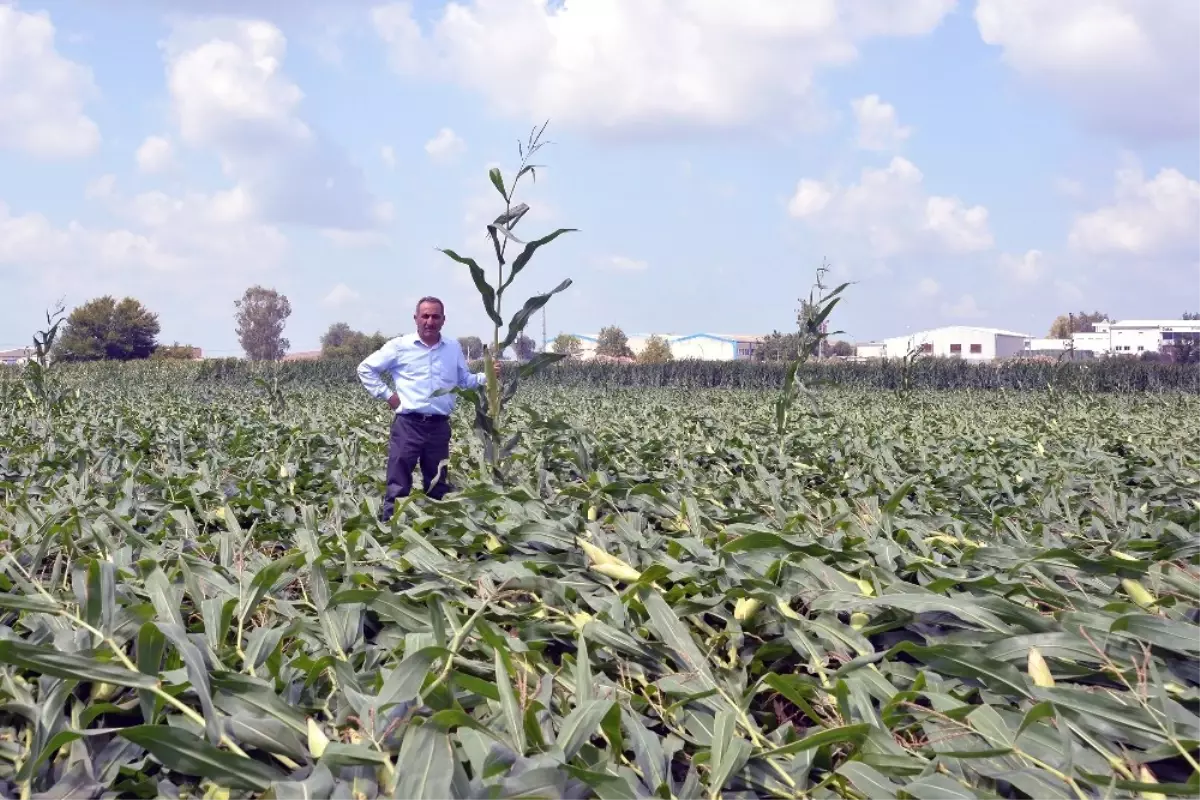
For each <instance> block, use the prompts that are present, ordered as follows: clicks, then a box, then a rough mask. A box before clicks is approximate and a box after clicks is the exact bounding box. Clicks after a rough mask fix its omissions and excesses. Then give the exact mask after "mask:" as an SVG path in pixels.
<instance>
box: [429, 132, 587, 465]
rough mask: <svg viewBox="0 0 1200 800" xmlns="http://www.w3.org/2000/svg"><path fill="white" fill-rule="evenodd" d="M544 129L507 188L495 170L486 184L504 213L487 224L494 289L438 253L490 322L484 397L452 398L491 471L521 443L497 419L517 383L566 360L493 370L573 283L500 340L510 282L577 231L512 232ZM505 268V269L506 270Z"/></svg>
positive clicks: (536, 305) (532, 303)
mask: <svg viewBox="0 0 1200 800" xmlns="http://www.w3.org/2000/svg"><path fill="white" fill-rule="evenodd" d="M547 124H549V123H548V122H547V123H543V124H542V126H541V128H536V129H534V130H533V131H531V132H530V135H529V139H528V141H527V142H525V143H524V144H522V143H521V142H519V141H518V142H517V151H518V153H519V154H520V157H521V160H520V165H519V166H518V168H517V172H516V175H515V176H514V177H513V179H512V182H511V183H510V184H508V185H506V184H505V180H504V175H503V173H501V171H500V168H499V167H493V168H492V169H491V170H489V171H488V180H490V181H491V183H492V186H494V187H495V188H496V191H497V192H499V194H500V197H501V198H502V199H503V201H504V211H503V213H501V214H500V215H499V216H498V217H496V218H495V220H493V221H492V222H490V223H488V225H487V235H488V238H489V239H490V240H491V242H492V249H493V251H494V254H495V258H496V282H495V284H494V285H493V284H491V283H489V282H488V280H487V275H486V273H485V272H484V270H483V267H481V266H480V265H479V264H478V262H476V261H475V259H473V258H470V257H467V256H462V255H459V254H458V253H456V252H454V251H453V250H449V249H445V248H442V249H441V252H443V253H445V254H446V255H447V256H449V257H450V258H452V259H453V260H454V261H457V262H458V263H460V264H463V265H464V266H466V267H467V268H468V269H469V270H470V271H471V280H472V281H474V283H475V288H476V289H477V290H478V291H479V297H480V300H481V301H482V302H483V309H484V311H485V312H486V313H487V315H488V317H489V318H490V319H491V320H492V323H493V327H492V341H491V343H490V344H489V345H487V346H486V347H485V348H484V353H483V361H484V374H485V375H486V376H487V386H486V389H485V392H484V396H482V397H481V396H480V395H479V393H478V392H475V391H473V390H462V389H456V390H453V391H454V393H456V394H459V395H462V396H464V397H466V398H468V399H469V400H470V401H471V402H472V403H473V404H474V406H475V430H476V433H477V434H478V435H479V437H480V439H481V441H482V442H483V445H484V455H485V459H486V460H487V462H488V463H489V464H491V465H492V467H493V469H494V468H495V467H496V466H497V465H498V463H499V462H500V461H503V460H504V459H505V458H507V456H508V455H510V454H511V453H512V450H513V448H514V447H515V446H516V443H517V441H518V438H519V434H517V435H514V436H512V437H511V438H509V439H508V440H507V441H504V439H503V432H502V431H503V428H502V419H501V415H502V413H503V409H504V406H505V404H506V403H507V402H508V401H509V400H511V399H512V397H513V396H514V395H515V394H516V391H517V384H518V383H519V382H520V379H521V378H523V377H529V376H531V375H534V374H536V373H537V372H539V371H540V370H542V369H544V368H545V367H547V366H548V365H550V364H552V363H554V362H555V361H559V360H561V359H562V358H564V357H565V356H564V355H562V354H559V353H544V352H543V353H538V354H536V355H535V356H534V357H533V358H532V359H530V360H529V361H528V362H526V363H525V364H523V365H521V366H520V368H518V369H517V370H515V371H513V372H511V373H508V374H506V375H505V376H504V377H503V379H502V378H501V377H499V376H498V375H497V374H496V370H495V365H496V364H497V363H498V361H499V359H500V357H501V354H502V353H503V352H504V350H505V349H507V348H508V347H510V346H512V344H513V343H514V342H516V341H517V339H518V337H520V336H521V334H522V333H523V332H524V330H525V326H526V325H527V324H528V323H529V320H530V318H531V317H532V316H533V315H534V314H535V313H536V312H537V311H538V310H540V309H541V308H542V307H544V306H545V305H546V303H548V302H549V301H550V298H551V296H553V295H556V294H558V293H559V292H561V291H563V290H565V289H566V288H567V287H569V286H570V285H571V279H570V278H567V279H566V280H564V281H563V282H562V283H560V284H559V285H558V286H556V287H554V288H553V289H551V290H550V291H549V292H546V293H544V294H537V295H534V296H532V297H530V298H529V299H527V300H526V301H525V303H524V304H523V305H522V306H521V308H520V309H519V310H518V311H517V312H516V313H515V314H513V316H512V318H511V319H510V320H509V322H508V329H507V331H506V332H505V333H504V335H503V337H502V336H501V329H502V328H503V327H504V317H503V316H502V314H503V308H504V295H505V293H506V292H507V291H508V289H509V287H510V286H511V285H512V282H513V280H514V279H515V278H516V277H517V275H518V274H520V273H521V272H522V271H523V270H524V269H525V268H526V267H527V266H528V265H529V262H530V260H531V259H532V258H533V256H534V254H535V253H536V252H537V251H538V249H539V248H540V247H543V246H544V245H547V244H549V243H550V242H552V241H554V240H555V239H557V238H558V237H559V236H561V235H562V234H564V233H570V232H573V231H575V230H576V229H575V228H559V229H557V230H555V231H553V232H552V233H549V234H547V235H546V236H543V237H541V238H538V239H534V240H532V241H523V240H521V239H519V238H517V236H516V235H515V234H514V233H513V231H514V229H515V228H516V227H517V224H518V223H519V222H520V221H521V219H522V218H524V216H525V214H526V213H528V211H529V206H528V205H527V204H526V203H515V204H514V198H515V195H516V191H517V185H518V184H519V183H520V182H521V178H523V177H525V176H526V175H529V176H530V178H531V179H533V180H534V181H536V180H537V170H538V167H539V165H537V164H532V163H530V159H531V158H532V157H533V156H534V155H535V154H536V153H537V152H538V151H539V150H541V148H542V147H543V146H544V145H545V144H546V142H543V141H542V134H543V133H544V132H545V130H546V125H547ZM510 242H511V243H512V244H514V245H520V246H521V247H522V250H521V252H520V254H518V255H517V257H516V258H514V259H513V260H512V262H511V263H510V262H509V261H507V260H506V255H507V251H508V245H509V243H510ZM506 267H507V270H506V269H505V268H506ZM501 380H503V381H504V385H503V386H501Z"/></svg>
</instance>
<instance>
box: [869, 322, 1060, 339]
mask: <svg viewBox="0 0 1200 800" xmlns="http://www.w3.org/2000/svg"><path fill="white" fill-rule="evenodd" d="M941 331H976V332H978V333H984V334H991V335H992V336H1018V337H1020V338H1022V339H1033V338H1036V337H1033V336H1030V335H1029V334H1028V333H1021V332H1019V331H1008V330H1005V329H1003V328H988V327H984V326H982V325H944V326H942V327H940V328H929V329H928V330H923V331H913V332H912V333H904V334H900V335H899V336H889V337H888V339H911V338H913V337H916V336H928V335H929V334H933V333H938V332H941Z"/></svg>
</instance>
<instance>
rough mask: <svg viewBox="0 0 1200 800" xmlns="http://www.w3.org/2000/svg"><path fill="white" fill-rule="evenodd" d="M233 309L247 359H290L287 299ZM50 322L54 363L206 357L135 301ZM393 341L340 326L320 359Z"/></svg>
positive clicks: (474, 339)
mask: <svg viewBox="0 0 1200 800" xmlns="http://www.w3.org/2000/svg"><path fill="white" fill-rule="evenodd" d="M233 307H234V323H235V326H236V327H235V330H236V332H237V337H238V342H239V344H240V345H241V347H242V350H243V352H244V353H245V355H246V358H247V359H249V360H251V361H278V360H280V359H281V358H283V357H284V356H285V355H286V354H287V353H288V350H289V348H290V347H291V342H289V341H288V339H287V338H286V337H285V336H284V335H283V332H284V328H285V327H286V325H287V320H288V318H289V317H290V316H291V314H292V305H291V302H290V301H289V300H288V298H287V296H286V295H284V294H281V293H280V292H278V291H277V290H275V289H271V288H267V287H264V286H257V285H256V286H252V287H250V288H249V289H247V290H246V291H245V293H244V294H243V295H242V296H241V297H240V298H238V299H237V300H235V301H234V303H233ZM47 317H48V319H49V320H50V321H51V322H54V321H58V320H61V326H62V330H61V332H60V333H59V336H58V338H57V339H56V340H55V341H54V344H53V347H52V348H51V352H50V353H49V354H48V355H49V357H50V358H51V359H53V360H55V361H133V360H138V359H177V360H189V359H194V358H198V357H199V356H200V355H201V351H200V348H199V347H195V346H193V345H190V344H180V343H179V342H174V343H172V344H164V343H161V342H159V341H158V335H159V333H160V331H161V326H160V324H159V317H158V314H157V313H155V312H153V311H151V310H150V309H149V308H147V307H146V306H145V305H144V304H142V303H141V302H140V301H138V300H136V299H135V298H132V297H125V298H122V299H120V300H117V299H116V298H114V297H113V296H111V295H105V296H103V297H97V298H94V299H92V300H89V301H87V302H86V303H83V304H81V305H79V306H76V307H75V308H74V309H72V310H71V313H70V314H69V315H67V314H65V308H64V307H63V306H62V305H61V304H60V305H59V306H58V307H57V308H56V309H55V310H54V311H53V312H51V313H50V314H48V315H47ZM390 338H392V337H390V336H385V335H384V334H383V333H381V332H379V331H376V332H375V333H372V334H368V333H364V332H363V331H357V330H354V329H352V328H351V327H350V325H349V324H347V323H345V322H335V323H333V324H332V325H330V326H329V329H328V330H326V331H325V333H324V334H323V335H322V336H321V358H353V359H357V360H362V359H364V358H366V357H367V356H368V355H370V354H371V353H373V352H374V351H376V350H378V349H379V348H380V347H382V346H383V345H384V343H386V342H387V341H388V339H390ZM458 343H459V344H460V345H461V346H462V348H463V351H464V352H465V353H466V355H467V358H482V357H483V340H482V339H480V338H479V337H478V336H464V337H461V338H459V339H458ZM536 350H537V345H536V343H535V342H534V341H533V339H531V338H529V337H528V336H525V335H522V336H520V337H519V338H518V339H517V341H516V342H514V343H513V345H512V351H513V355H514V356H515V357H516V358H517V359H519V360H521V361H528V360H529V359H530V358H532V357H533V354H534V353H535V352H536Z"/></svg>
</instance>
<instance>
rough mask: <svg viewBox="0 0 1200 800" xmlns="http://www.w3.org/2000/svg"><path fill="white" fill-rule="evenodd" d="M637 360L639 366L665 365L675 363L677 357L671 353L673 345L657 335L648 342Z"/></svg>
mask: <svg viewBox="0 0 1200 800" xmlns="http://www.w3.org/2000/svg"><path fill="white" fill-rule="evenodd" d="M637 360H638V363H639V364H665V363H667V362H668V361H674V360H675V355H674V354H673V353H672V352H671V344H670V343H669V342H668V341H667V340H666V339H664V338H663V337H661V336H659V335H657V334H655V335H654V336H651V337H650V338H649V339H647V340H646V345H645V346H644V347H643V348H642V352H640V353H638V356H637Z"/></svg>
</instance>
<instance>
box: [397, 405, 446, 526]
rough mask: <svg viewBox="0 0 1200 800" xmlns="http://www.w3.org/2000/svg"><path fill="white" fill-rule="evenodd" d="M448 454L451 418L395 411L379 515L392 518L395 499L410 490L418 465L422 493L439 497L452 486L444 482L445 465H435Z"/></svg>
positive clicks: (407, 493)
mask: <svg viewBox="0 0 1200 800" xmlns="http://www.w3.org/2000/svg"><path fill="white" fill-rule="evenodd" d="M449 457H450V418H449V417H446V416H439V415H429V416H423V415H420V414H396V415H395V417H394V418H393V419H392V433H391V437H390V438H389V441H388V464H387V492H386V493H385V495H384V499H383V509H382V512H381V514H380V517H381V518H382V519H383V521H384V522H387V521H388V520H389V519H391V518H392V513H393V511H394V510H395V507H396V498H398V497H408V495H409V493H410V492H412V483H413V481H412V473H413V468H414V467H416V466H417V465H418V464H420V465H421V483H422V487H421V488H422V489H423V490H424V492H425V494H426V495H427V496H429V497H432V498H434V499H441V498H442V497H443V496H444V495H445V494H446V492H448V491H450V490H451V489H452V488H453V487H452V486H451V485H450V484H449V483H448V482H447V481H446V468H445V466H442V467H441V469H439V468H438V465H439V464H440V463H441V462H442V461H444V460H446V459H448V458H449Z"/></svg>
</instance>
